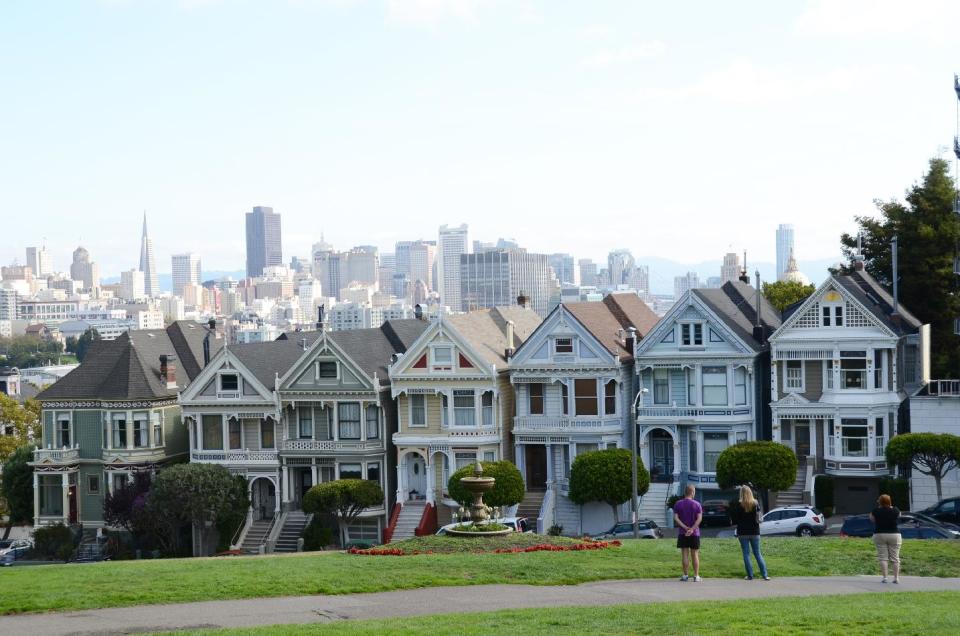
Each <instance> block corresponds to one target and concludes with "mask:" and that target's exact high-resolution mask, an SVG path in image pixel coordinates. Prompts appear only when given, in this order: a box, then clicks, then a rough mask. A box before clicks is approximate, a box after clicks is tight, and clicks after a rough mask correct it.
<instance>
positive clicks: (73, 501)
mask: <svg viewBox="0 0 960 636" xmlns="http://www.w3.org/2000/svg"><path fill="white" fill-rule="evenodd" d="M67 496H68V499H69V500H70V525H74V524H76V523H77V517H78V515H77V486H76V485H73V486H70V490H69V492H68V495H67Z"/></svg>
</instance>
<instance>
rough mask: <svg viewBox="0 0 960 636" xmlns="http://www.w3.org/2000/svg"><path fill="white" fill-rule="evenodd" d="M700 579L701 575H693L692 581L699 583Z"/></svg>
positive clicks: (701, 578)
mask: <svg viewBox="0 0 960 636" xmlns="http://www.w3.org/2000/svg"><path fill="white" fill-rule="evenodd" d="M702 580H703V577H699V576H695V577H693V582H694V583H699V582H700V581H702Z"/></svg>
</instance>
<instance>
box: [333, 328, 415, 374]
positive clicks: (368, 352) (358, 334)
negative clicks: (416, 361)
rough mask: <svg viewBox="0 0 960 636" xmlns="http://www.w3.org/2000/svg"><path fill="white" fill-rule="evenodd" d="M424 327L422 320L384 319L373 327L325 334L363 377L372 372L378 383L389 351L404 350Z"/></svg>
mask: <svg viewBox="0 0 960 636" xmlns="http://www.w3.org/2000/svg"><path fill="white" fill-rule="evenodd" d="M428 326H429V323H428V322H426V321H424V320H388V321H387V322H385V323H383V325H381V326H380V327H377V328H374V329H353V330H349V331H332V332H330V333H328V334H327V337H328V338H329V339H330V340H332V341H333V342H334V343H335V344H336V345H337V346H338V347H339V348H340V349H341V350H342V351H343V352H344V353H345V354H346V355H347V356H349V357H350V359H351V360H352V361H353V362H354V363H355V364H356V365H357V366H358V367H360V369H361V370H362V371H363V372H364V373H365V374H366V375H367V376H369V377H370V378H371V379H372V378H373V376H374V375H376V376H377V377H378V378H379V380H380V382H381V384H386V383H388V382H389V378H388V375H387V367H388V366H389V365H390V362H391V360H392V357H393V354H395V353H406V351H407V348H408V347H409V346H410V345H412V344H413V343H414V341H416V339H417V337H419V336H420V334H422V333H423V332H424V331H426V330H427V327H428Z"/></svg>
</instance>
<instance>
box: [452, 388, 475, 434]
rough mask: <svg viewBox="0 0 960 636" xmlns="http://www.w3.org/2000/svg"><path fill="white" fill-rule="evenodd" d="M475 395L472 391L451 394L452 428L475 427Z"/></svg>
mask: <svg viewBox="0 0 960 636" xmlns="http://www.w3.org/2000/svg"><path fill="white" fill-rule="evenodd" d="M476 402H477V401H476V395H475V394H474V392H473V391H454V392H453V424H454V426H476V424H477V410H476Z"/></svg>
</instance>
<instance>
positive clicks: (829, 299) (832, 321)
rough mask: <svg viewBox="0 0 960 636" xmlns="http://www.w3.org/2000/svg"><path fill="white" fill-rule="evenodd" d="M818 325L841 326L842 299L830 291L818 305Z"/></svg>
mask: <svg viewBox="0 0 960 636" xmlns="http://www.w3.org/2000/svg"><path fill="white" fill-rule="evenodd" d="M820 324H821V325H822V326H824V327H842V326H843V297H842V296H841V295H840V294H838V293H837V292H835V291H833V290H831V291H829V292H827V293H826V294H824V295H823V301H822V302H821V303H820Z"/></svg>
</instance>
